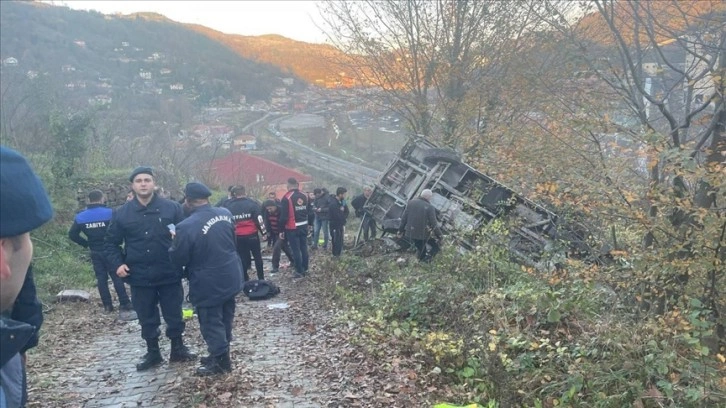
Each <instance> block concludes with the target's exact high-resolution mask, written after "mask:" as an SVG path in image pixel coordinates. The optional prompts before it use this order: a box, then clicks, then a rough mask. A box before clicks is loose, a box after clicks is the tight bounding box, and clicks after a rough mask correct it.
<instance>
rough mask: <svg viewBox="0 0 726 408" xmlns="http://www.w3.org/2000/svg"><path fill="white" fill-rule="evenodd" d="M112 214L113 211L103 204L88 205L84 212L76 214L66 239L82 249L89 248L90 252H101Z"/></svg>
mask: <svg viewBox="0 0 726 408" xmlns="http://www.w3.org/2000/svg"><path fill="white" fill-rule="evenodd" d="M112 214H113V210H112V209H110V208H108V207H106V206H105V205H103V204H90V205H89V206H88V207H87V208H86V209H85V210H83V211H81V212H79V213H78V214H76V217H75V219H74V220H73V225H71V229H70V230H69V231H68V238H70V239H71V241H73V242H75V243H76V244H78V245H80V246H82V247H84V248H90V249H91V251H103V240H104V238H105V237H106V229H107V228H108V224H109V223H110V222H111V215H112ZM81 234H83V235H85V236H86V238H83V237H82V236H81Z"/></svg>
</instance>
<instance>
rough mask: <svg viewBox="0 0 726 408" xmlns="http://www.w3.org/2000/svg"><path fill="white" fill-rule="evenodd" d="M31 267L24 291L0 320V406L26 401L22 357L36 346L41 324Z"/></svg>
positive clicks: (22, 290)
mask: <svg viewBox="0 0 726 408" xmlns="http://www.w3.org/2000/svg"><path fill="white" fill-rule="evenodd" d="M32 268H33V265H32V264H31V265H30V266H29V267H28V273H27V274H26V275H25V281H24V282H23V287H22V288H21V289H20V292H19V293H18V297H17V298H16V299H15V303H14V304H13V307H12V310H11V311H6V312H5V313H3V314H2V316H0V344H2V347H0V368H1V369H0V405H2V406H5V405H3V403H6V404H7V406H11V407H12V406H25V404H26V403H27V400H28V393H27V384H26V375H25V374H26V373H25V365H24V364H23V363H22V359H21V356H22V355H23V354H24V353H25V352H26V351H27V350H28V349H30V348H33V347H35V346H37V345H38V332H39V330H40V326H41V325H42V324H43V306H42V305H41V304H40V301H39V300H38V296H37V293H36V290H35V282H34V280H33V271H32Z"/></svg>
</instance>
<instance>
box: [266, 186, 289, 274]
mask: <svg viewBox="0 0 726 408" xmlns="http://www.w3.org/2000/svg"><path fill="white" fill-rule="evenodd" d="M262 206H263V211H264V214H263V218H264V220H265V228H267V231H268V233H269V234H270V236H271V237H272V270H271V271H270V273H277V272H279V271H280V252H281V251H282V252H285V256H287V259H288V260H289V261H290V265H291V266H293V267H294V266H295V261H294V260H293V257H292V253H291V252H290V244H288V243H287V241H286V240H284V239H280V234H281V233H284V232H285V229H284V228H283V227H282V224H280V205H279V204H277V203H276V202H275V201H273V200H267V201H265V202H264V203H263V204H262Z"/></svg>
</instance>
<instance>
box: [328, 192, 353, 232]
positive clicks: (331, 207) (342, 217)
mask: <svg viewBox="0 0 726 408" xmlns="http://www.w3.org/2000/svg"><path fill="white" fill-rule="evenodd" d="M349 213H350V210H348V205H347V204H346V203H345V200H343V201H340V200H338V198H337V197H331V200H330V203H329V204H328V215H329V216H330V228H331V229H337V228H341V227H342V226H343V225H345V221H346V219H347V218H348V214H349Z"/></svg>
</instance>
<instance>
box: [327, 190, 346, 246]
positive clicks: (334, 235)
mask: <svg viewBox="0 0 726 408" xmlns="http://www.w3.org/2000/svg"><path fill="white" fill-rule="evenodd" d="M347 192H348V190H346V188H345V187H338V189H337V190H335V198H334V199H333V200H330V204H329V206H328V215H329V216H330V236H331V239H332V241H333V242H332V244H333V256H340V253H341V252H343V236H344V232H345V230H344V228H345V221H346V219H347V218H348V214H349V212H350V210H348V205H347V204H346V203H345V194H346V193H347Z"/></svg>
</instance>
